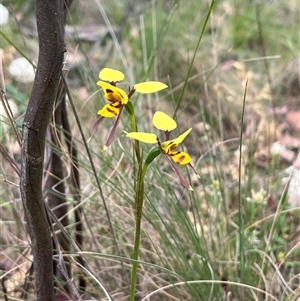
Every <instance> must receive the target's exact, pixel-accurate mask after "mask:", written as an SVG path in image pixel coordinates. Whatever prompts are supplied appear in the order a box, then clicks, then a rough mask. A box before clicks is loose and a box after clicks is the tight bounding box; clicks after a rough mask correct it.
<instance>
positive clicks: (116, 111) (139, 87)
mask: <svg viewBox="0 0 300 301" xmlns="http://www.w3.org/2000/svg"><path fill="white" fill-rule="evenodd" d="M99 78H100V80H99V81H98V82H97V85H98V86H100V87H101V88H102V90H103V92H104V98H105V99H106V100H108V101H109V103H108V104H106V105H104V107H103V108H102V109H100V110H99V111H98V115H100V116H101V117H100V118H99V119H98V121H97V122H96V123H95V125H94V126H93V130H92V135H91V137H92V136H93V135H94V133H95V132H96V130H97V128H98V126H99V125H100V123H101V121H102V120H103V119H104V118H113V117H117V119H116V122H115V124H114V126H113V128H112V130H111V132H110V134H109V137H108V140H107V142H106V144H105V149H106V148H107V147H108V146H110V145H111V143H112V142H113V140H114V135H115V131H116V127H117V125H118V123H119V117H120V115H121V112H122V110H123V107H124V106H125V105H126V104H127V103H128V101H129V99H130V97H131V96H132V95H133V93H134V92H139V93H154V92H158V91H160V90H163V89H165V88H167V85H165V84H164V83H161V82H156V81H148V82H143V83H139V84H136V85H134V86H133V88H132V89H129V92H128V93H127V92H125V91H124V90H123V89H121V88H119V87H117V86H116V85H117V83H118V82H120V81H122V80H123V79H124V78H125V76H124V74H123V73H122V72H121V71H119V70H114V69H111V68H104V69H102V70H101V71H100V72H99ZM91 137H90V138H89V140H90V139H91Z"/></svg>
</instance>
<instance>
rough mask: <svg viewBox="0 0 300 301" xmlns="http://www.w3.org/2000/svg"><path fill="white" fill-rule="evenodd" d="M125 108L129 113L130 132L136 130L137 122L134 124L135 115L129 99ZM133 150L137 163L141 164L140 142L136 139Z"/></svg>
mask: <svg viewBox="0 0 300 301" xmlns="http://www.w3.org/2000/svg"><path fill="white" fill-rule="evenodd" d="M125 109H126V110H127V112H128V113H129V119H130V124H131V131H132V132H138V128H137V124H136V120H135V115H134V108H133V105H132V102H131V101H129V102H128V103H127V104H126V106H125ZM134 150H135V155H136V158H137V161H138V164H139V165H141V164H142V158H141V153H140V144H139V141H138V140H134Z"/></svg>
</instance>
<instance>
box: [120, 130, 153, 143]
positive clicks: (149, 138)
mask: <svg viewBox="0 0 300 301" xmlns="http://www.w3.org/2000/svg"><path fill="white" fill-rule="evenodd" d="M126 137H128V138H131V139H135V140H139V141H141V142H144V143H150V144H154V143H157V136H156V135H155V134H151V133H143V132H131V133H128V134H127V135H126Z"/></svg>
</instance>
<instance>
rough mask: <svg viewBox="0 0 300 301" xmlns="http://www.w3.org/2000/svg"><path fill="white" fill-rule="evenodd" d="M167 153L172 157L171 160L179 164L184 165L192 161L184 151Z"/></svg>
mask: <svg viewBox="0 0 300 301" xmlns="http://www.w3.org/2000/svg"><path fill="white" fill-rule="evenodd" d="M168 155H169V156H170V157H171V158H172V160H173V161H174V162H175V163H178V164H180V165H186V164H189V163H190V162H191V161H192V159H191V157H190V156H189V154H187V153H185V152H169V153H168Z"/></svg>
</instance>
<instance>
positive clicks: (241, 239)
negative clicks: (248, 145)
mask: <svg viewBox="0 0 300 301" xmlns="http://www.w3.org/2000/svg"><path fill="white" fill-rule="evenodd" d="M247 87H248V79H247V81H246V85H245V91H244V99H243V108H242V120H241V130H240V146H239V151H240V157H239V213H238V215H239V248H240V252H239V262H240V264H239V270H240V279H241V283H244V270H245V250H244V228H245V221H244V208H245V204H244V201H243V200H244V198H243V196H242V146H243V127H244V116H245V107H246V95H247Z"/></svg>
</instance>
